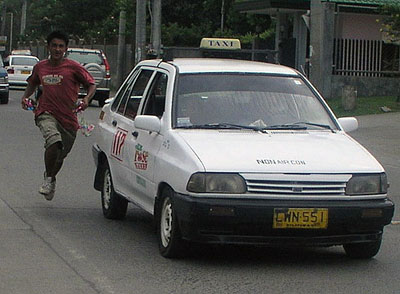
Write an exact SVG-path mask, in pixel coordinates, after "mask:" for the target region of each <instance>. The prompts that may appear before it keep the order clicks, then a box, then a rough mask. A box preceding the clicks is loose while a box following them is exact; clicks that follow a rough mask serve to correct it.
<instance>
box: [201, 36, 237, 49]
mask: <svg viewBox="0 0 400 294" xmlns="http://www.w3.org/2000/svg"><path fill="white" fill-rule="evenodd" d="M200 48H203V49H230V50H238V49H240V48H241V46H240V41H239V39H218V38H203V39H201V43H200Z"/></svg>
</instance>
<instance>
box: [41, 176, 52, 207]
mask: <svg viewBox="0 0 400 294" xmlns="http://www.w3.org/2000/svg"><path fill="white" fill-rule="evenodd" d="M55 191H56V180H54V181H52V179H51V177H47V176H46V173H45V174H44V180H43V184H42V186H40V188H39V193H40V194H43V195H44V198H46V200H48V201H50V200H52V199H53V197H54V193H55Z"/></svg>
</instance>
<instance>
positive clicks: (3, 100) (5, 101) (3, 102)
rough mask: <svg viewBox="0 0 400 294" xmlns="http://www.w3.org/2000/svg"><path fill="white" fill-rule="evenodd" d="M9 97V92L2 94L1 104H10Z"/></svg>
mask: <svg viewBox="0 0 400 294" xmlns="http://www.w3.org/2000/svg"><path fill="white" fill-rule="evenodd" d="M8 97H9V94H8V93H6V94H4V95H1V96H0V104H8Z"/></svg>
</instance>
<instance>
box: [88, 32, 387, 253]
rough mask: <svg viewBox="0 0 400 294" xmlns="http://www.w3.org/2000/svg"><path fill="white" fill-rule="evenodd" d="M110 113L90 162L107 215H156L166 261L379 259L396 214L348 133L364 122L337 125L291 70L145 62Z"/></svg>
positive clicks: (218, 44)
mask: <svg viewBox="0 0 400 294" xmlns="http://www.w3.org/2000/svg"><path fill="white" fill-rule="evenodd" d="M203 41H204V44H205V45H204V46H210V47H212V48H222V49H223V48H229V47H232V48H234V47H235V46H237V45H235V41H233V40H220V39H205V40H203ZM102 113H103V114H102V115H101V117H100V119H99V123H98V128H97V130H98V134H99V136H98V137H97V142H96V143H95V144H94V145H93V157H94V161H95V164H96V173H95V177H94V178H95V180H94V187H95V189H96V190H98V191H100V192H101V203H102V210H103V214H104V216H105V217H106V218H110V219H122V218H124V217H125V215H126V212H127V207H128V202H132V203H134V204H136V205H137V206H139V207H141V208H143V209H144V210H145V211H147V212H149V213H150V214H151V215H153V217H154V221H155V223H156V224H157V236H158V237H157V239H158V247H159V251H160V254H161V255H162V256H164V257H176V256H179V255H182V254H184V252H185V250H184V249H185V246H186V245H187V244H188V242H203V243H212V244H216V243H220V244H224V243H225V244H226V243H228V244H256V245H276V246H282V245H283V246H285V245H290V246H296V245H298V246H305V245H309V246H334V245H342V246H343V248H344V250H345V252H346V254H347V255H348V256H350V257H355V258H371V257H373V256H375V255H376V254H377V253H378V251H379V249H380V246H381V241H382V235H383V229H384V227H385V226H386V225H388V224H390V222H391V219H392V217H393V212H394V204H393V202H392V201H391V200H390V199H389V196H388V183H387V178H386V173H385V170H384V169H383V167H382V166H381V165H380V164H379V163H378V161H377V160H376V159H375V158H374V157H373V156H372V155H371V154H370V153H368V152H367V151H366V150H365V148H363V147H362V146H361V145H360V144H359V143H357V142H356V141H355V140H354V139H353V138H351V137H350V136H349V135H348V134H347V132H351V131H352V130H355V129H357V127H358V123H357V119H356V118H354V117H353V118H349V117H345V118H339V119H337V118H336V117H335V115H334V113H333V112H332V111H331V110H330V109H329V107H328V105H327V104H326V103H325V101H324V99H323V97H321V95H320V94H319V93H318V91H316V90H315V88H314V87H313V86H312V85H311V84H310V82H309V81H308V80H307V79H306V78H305V77H304V76H303V75H301V74H300V73H299V72H298V71H296V70H294V69H291V68H288V67H285V66H281V65H275V64H268V63H262V62H252V61H243V60H229V59H217V58H206V59H201V58H193V59H190V58H177V59H172V60H171V59H168V61H167V60H159V59H158V60H157V59H155V60H146V61H142V62H140V63H138V64H137V66H136V67H135V68H134V69H133V70H132V72H131V73H130V74H129V75H128V77H127V78H126V80H125V82H124V83H123V84H122V85H121V87H120V89H119V90H118V91H117V93H116V95H115V97H114V98H113V99H110V100H109V102H108V103H107V104H106V105H105V106H104V107H103V109H102ZM133 213H134V212H133Z"/></svg>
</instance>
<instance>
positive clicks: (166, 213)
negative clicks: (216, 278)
mask: <svg viewBox="0 0 400 294" xmlns="http://www.w3.org/2000/svg"><path fill="white" fill-rule="evenodd" d="M173 193H174V192H173V191H172V189H171V188H168V187H167V188H164V190H163V192H162V196H161V199H160V204H159V205H158V210H159V211H158V213H157V215H158V226H157V228H158V230H157V232H158V245H159V250H160V253H161V255H162V256H164V257H168V258H173V257H179V256H181V255H183V253H184V252H185V248H184V241H183V240H182V238H181V233H180V229H179V223H178V218H177V215H176V211H175V208H174V202H173Z"/></svg>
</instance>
